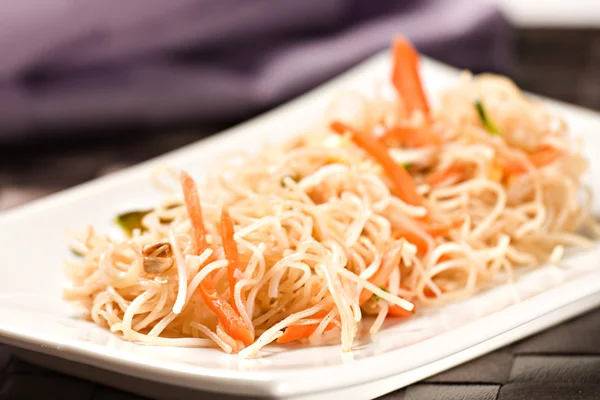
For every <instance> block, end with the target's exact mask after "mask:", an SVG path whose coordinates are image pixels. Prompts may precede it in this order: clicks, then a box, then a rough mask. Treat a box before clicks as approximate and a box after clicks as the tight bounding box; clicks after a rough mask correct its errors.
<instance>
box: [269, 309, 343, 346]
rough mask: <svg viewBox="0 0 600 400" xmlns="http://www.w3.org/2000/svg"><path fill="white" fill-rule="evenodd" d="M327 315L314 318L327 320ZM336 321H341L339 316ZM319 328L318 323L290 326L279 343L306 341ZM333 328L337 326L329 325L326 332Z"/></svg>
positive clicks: (323, 314)
mask: <svg viewBox="0 0 600 400" xmlns="http://www.w3.org/2000/svg"><path fill="white" fill-rule="evenodd" d="M327 314H328V313H326V312H324V313H319V314H317V315H315V316H314V318H315V319H321V320H322V319H323V318H325V316H326V315H327ZM335 319H336V320H338V321H339V319H340V317H339V315H338V316H337V317H336V318H335ZM318 327H319V324H318V323H314V324H305V325H292V326H288V327H287V328H285V331H284V332H283V335H281V336H280V337H279V339H277V343H282V344H283V343H290V342H295V341H297V340H300V339H305V338H307V337H309V336H310V335H312V334H313V333H314V332H315V331H316V330H317V328H318ZM333 328H335V324H334V323H329V324H327V326H326V327H325V331H326V332H327V331H329V330H331V329H333Z"/></svg>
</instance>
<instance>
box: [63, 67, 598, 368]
mask: <svg viewBox="0 0 600 400" xmlns="http://www.w3.org/2000/svg"><path fill="white" fill-rule="evenodd" d="M385 96H386V95H385V91H382V90H379V88H377V90H376V91H375V93H374V94H372V95H368V94H355V93H353V92H346V93H345V94H343V95H342V96H340V97H338V98H337V99H336V103H335V104H334V106H332V108H330V109H329V111H328V113H327V116H325V117H322V118H315V121H314V122H315V123H314V124H313V126H310V127H308V128H306V129H305V130H304V131H303V132H304V133H302V134H301V135H298V136H295V137H293V138H292V139H289V140H287V141H284V142H283V143H279V144H271V145H268V146H267V147H266V148H264V149H263V150H261V151H259V152H258V153H252V154H240V153H238V154H234V155H232V156H231V157H225V158H224V159H223V160H222V161H219V162H218V163H214V164H212V165H211V167H210V168H209V169H208V176H207V179H206V180H205V183H203V184H202V185H201V186H200V187H199V190H198V193H199V194H200V197H201V206H202V211H201V218H202V219H203V224H204V227H203V228H202V230H203V231H205V237H204V239H205V242H206V243H205V247H203V248H200V249H199V250H198V251H197V253H200V254H197V253H196V252H195V251H194V249H195V247H196V246H197V241H198V240H199V238H198V237H197V236H198V235H199V234H198V229H199V228H198V227H197V226H196V225H194V224H197V223H198V222H197V221H194V220H193V218H190V215H188V211H187V210H188V209H189V207H188V208H186V204H185V201H187V200H185V199H184V200H182V197H181V195H180V194H179V192H178V191H177V190H175V189H174V188H176V187H177V185H176V184H175V183H173V184H171V182H170V181H169V180H168V178H169V177H170V176H171V175H173V176H174V175H175V171H173V170H171V169H169V168H163V169H160V170H157V171H156V172H157V175H155V176H153V179H154V181H155V182H156V184H157V185H158V186H159V187H160V188H161V189H163V190H164V191H166V192H168V196H167V198H166V200H165V201H164V203H162V204H159V205H157V206H156V207H155V208H154V209H153V210H152V211H151V212H149V213H148V214H147V215H145V216H144V217H143V219H142V226H140V227H138V228H143V229H137V230H135V232H134V234H133V236H132V237H128V238H125V237H109V236H106V235H102V234H101V233H99V232H98V231H97V230H96V229H93V228H92V227H87V228H85V229H83V230H82V231H81V232H80V233H77V232H75V233H74V234H73V235H72V236H71V237H70V238H69V245H70V247H71V248H72V249H73V250H74V251H76V252H78V253H79V254H81V257H80V258H79V259H77V260H69V261H68V262H66V263H65V266H64V271H65V273H66V275H67V276H68V278H69V280H70V282H71V285H70V287H68V288H66V289H65V292H64V297H65V299H66V300H68V301H72V302H77V303H80V304H81V305H82V306H83V307H85V309H86V311H87V317H89V319H91V321H93V322H94V323H96V324H98V325H100V326H103V327H107V328H109V329H110V330H111V331H112V332H116V333H119V334H120V335H122V337H123V338H124V339H125V340H131V341H136V342H142V343H145V344H150V345H164V346H185V347H187V346H198V347H218V348H220V349H222V350H223V351H225V352H226V353H238V354H239V355H240V356H241V357H250V356H254V355H256V354H257V353H258V352H259V351H260V350H261V349H262V348H263V347H264V346H266V345H268V344H269V343H272V342H273V341H275V340H277V341H279V342H282V343H283V342H286V341H300V342H304V343H309V344H314V345H317V344H323V343H329V342H331V341H337V342H338V343H340V344H341V349H342V350H343V351H350V350H351V349H352V348H353V346H354V344H355V339H356V337H357V336H358V335H359V332H364V331H366V330H365V329H362V330H361V329H359V326H360V324H363V323H369V324H371V325H370V328H369V329H368V331H369V332H370V334H376V333H377V332H378V331H379V330H380V329H382V328H383V327H384V326H385V325H384V322H385V320H386V319H387V318H393V315H397V314H398V313H403V312H407V313H409V312H411V311H412V310H413V309H414V307H415V303H418V307H419V308H422V307H427V306H430V305H436V306H439V305H441V304H444V303H446V302H449V301H453V300H455V299H458V298H461V297H465V296H471V295H473V294H475V293H477V292H478V291H479V290H483V289H484V288H486V287H489V286H490V283H497V282H504V281H507V280H508V281H511V280H512V279H515V277H516V276H518V275H517V271H518V269H519V268H521V269H523V268H525V267H527V268H529V267H536V266H539V265H542V264H543V263H547V262H549V263H553V264H556V263H558V262H559V261H560V260H561V259H562V258H563V257H564V255H565V253H566V252H568V251H569V250H570V248H571V247H578V248H586V247H589V246H591V245H593V244H594V241H593V239H590V238H588V237H585V236H583V234H582V233H581V232H583V231H586V232H588V231H589V232H591V234H592V236H593V238H597V237H600V228H598V224H596V223H595V221H594V220H593V217H592V216H591V215H590V209H591V204H592V203H591V190H590V188H588V187H587V186H585V185H583V183H582V181H581V177H582V174H583V173H584V172H585V170H586V168H587V162H586V160H585V159H584V157H583V156H582V154H581V153H580V150H579V147H578V146H575V145H574V144H573V143H571V140H570V137H569V133H568V131H567V128H566V125H565V124H564V123H563V122H562V121H560V120H559V119H557V118H556V117H555V116H553V115H551V114H550V113H549V112H548V110H546V108H544V106H543V105H541V104H538V103H535V102H532V101H530V100H528V99H527V98H525V97H524V96H523V95H522V94H521V92H520V91H519V90H518V89H517V88H516V87H515V86H514V84H512V82H510V81H508V80H506V79H505V78H501V77H496V76H491V75H482V76H479V77H476V78H469V79H467V80H465V81H464V82H462V83H461V84H460V85H458V86H457V87H456V88H454V89H451V90H450V91H448V92H446V93H445V94H443V96H442V98H441V102H440V107H439V108H438V109H436V110H435V111H434V112H433V113H432V114H431V115H430V116H429V118H424V117H425V115H423V114H422V113H420V112H417V113H415V114H413V115H408V114H407V112H406V110H405V109H404V103H403V101H402V99H400V98H399V97H398V96H392V97H385ZM474 98H477V99H480V101H481V103H482V104H484V105H485V107H486V110H487V113H488V114H489V117H490V118H491V119H493V121H494V123H495V125H496V126H497V128H498V131H499V134H496V135H493V134H490V132H488V131H487V130H486V127H485V125H484V124H483V123H482V121H481V120H480V118H479V116H478V113H477V111H476V109H475V108H474V106H473V99H474ZM345 104H348V105H347V106H345ZM345 107H348V108H345ZM353 110H354V111H353ZM350 111H352V112H350ZM331 118H336V119H341V120H342V121H345V122H346V123H347V124H349V126H351V127H353V128H354V129H360V130H361V132H363V133H370V134H372V137H373V140H375V141H379V140H382V139H381V138H382V137H383V136H382V135H383V133H384V132H386V130H387V129H388V128H390V127H393V126H400V127H404V128H406V127H412V128H418V129H420V130H423V129H426V130H430V131H431V132H433V133H435V134H439V137H440V138H441V144H439V145H437V144H436V145H431V146H425V147H418V146H416V147H411V146H408V145H407V144H406V143H403V142H401V141H400V140H397V141H394V139H393V138H392V139H391V142H390V143H387V142H383V141H380V142H377V143H379V144H381V146H382V147H383V148H384V149H385V150H387V151H388V154H387V155H389V158H390V160H392V163H396V164H397V165H396V166H397V167H398V168H407V171H408V173H407V174H406V175H408V176H409V177H410V178H411V179H412V180H414V186H415V188H416V190H417V193H418V194H419V195H420V196H422V198H423V201H422V203H418V204H413V203H410V202H408V201H405V200H403V198H400V197H398V196H397V193H398V191H397V188H396V187H395V186H394V182H393V181H392V180H391V178H390V175H389V174H388V173H387V172H386V170H385V168H384V167H383V164H380V160H378V159H376V158H374V157H373V156H372V154H370V153H368V152H366V151H365V150H363V148H361V147H360V146H358V145H356V144H355V143H354V142H353V141H352V138H351V137H350V136H349V134H348V133H346V134H334V133H333V132H332V131H331V130H330V129H329V127H328V124H329V122H331ZM426 124H429V125H426ZM415 134H418V133H415ZM382 143H383V144H382ZM540 150H542V151H548V152H550V155H557V156H556V157H554V158H550V159H549V161H548V160H546V161H544V163H545V164H543V165H536V164H535V162H538V163H539V160H538V161H536V158H535V155H536V154H537V153H536V152H538V151H540ZM400 164H405V165H400ZM448 171H450V172H448ZM452 171H455V172H456V171H458V172H456V173H452ZM436 174H437V175H438V178H439V179H437V181H436V180H435V179H433V177H435V176H436ZM402 176H404V175H402ZM582 193H583V194H585V195H586V196H580V194H582ZM224 206H226V207H227V209H228V210H229V213H230V218H231V221H232V224H233V225H234V228H235V229H234V232H233V234H232V235H233V239H232V240H233V242H234V245H235V246H236V247H237V252H238V254H237V256H238V258H239V260H236V259H235V257H234V258H231V257H232V256H231V254H230V252H229V253H228V252H227V251H225V250H224V247H225V246H224V243H223V242H224V241H227V240H229V242H228V243H230V244H231V242H230V240H231V238H230V239H227V238H223V236H222V235H223V229H222V227H221V214H220V213H221V210H222V209H223V207H224ZM582 228H585V229H582ZM193 235H196V237H195V236H193ZM148 249H154V251H155V253H151V254H150V255H151V257H150V256H148V253H147V251H148ZM159 250H160V251H162V252H164V253H161V254H159V253H160V252H159ZM156 252H158V253H156ZM160 257H162V258H160ZM238 261H239V262H238ZM213 286H214V288H212V287H213ZM207 288H208V289H207ZM211 288H212V289H211ZM209 289H210V290H212V291H211V292H210V293H207V292H206V291H207V290H209ZM211 296H212V297H211ZM207 298H208V299H209V300H210V299H213V300H211V301H212V302H209V304H207V303H206V302H205V300H206V299H207ZM207 301H208V300H207ZM219 304H220V306H223V307H230V309H229V308H227V310H229V311H227V312H229V314H227V313H225V314H227V315H228V316H229V317H226V318H232V317H231V315H234V316H236V318H237V317H239V320H236V323H238V324H239V325H240V326H242V327H246V328H247V330H248V332H249V334H250V336H252V338H251V339H252V340H246V341H243V340H241V339H240V337H239V336H236V332H235V331H233V330H232V329H231V325H230V324H231V320H227V319H226V318H225V319H224V317H223V315H219V314H218V313H217V312H216V311H215V307H219ZM224 304H226V306H224ZM209 306H210V307H209ZM366 321H368V322H366ZM234 322H235V321H234ZM367 326H369V325H367Z"/></svg>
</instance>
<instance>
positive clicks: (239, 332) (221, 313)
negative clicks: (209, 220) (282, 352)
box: [180, 171, 254, 345]
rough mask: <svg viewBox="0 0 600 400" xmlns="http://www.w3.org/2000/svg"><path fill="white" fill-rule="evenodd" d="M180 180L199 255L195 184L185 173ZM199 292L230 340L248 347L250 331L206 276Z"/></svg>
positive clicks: (201, 238)
mask: <svg viewBox="0 0 600 400" xmlns="http://www.w3.org/2000/svg"><path fill="white" fill-rule="evenodd" d="M180 180H181V187H182V189H183V199H184V202H185V207H186V209H187V211H188V215H189V216H190V222H191V225H192V246H193V249H192V252H193V254H195V255H200V254H201V253H202V252H203V251H204V250H205V249H206V248H207V244H206V229H205V227H204V219H203V217H202V208H201V207H202V206H201V204H200V196H199V195H198V189H197V187H196V183H195V182H194V180H193V179H192V177H190V176H189V175H188V174H187V173H186V172H183V171H182V172H181V175H180ZM199 290H200V295H201V296H202V299H203V300H204V303H206V305H207V306H208V308H209V309H210V310H211V311H212V312H214V313H215V314H216V315H217V318H218V319H219V322H221V324H222V325H223V327H224V328H225V331H226V332H227V333H228V334H229V335H230V336H231V337H232V338H234V339H236V340H241V341H242V342H243V343H244V344H246V345H250V344H252V343H253V342H254V334H253V332H252V330H251V329H250V328H249V327H248V326H247V325H246V323H245V322H244V320H242V318H241V317H240V316H239V315H238V314H237V312H236V311H235V310H234V309H233V308H232V307H231V305H230V304H229V303H227V302H226V301H225V300H223V299H222V298H221V297H220V296H219V295H218V293H217V289H216V288H215V284H214V282H213V280H212V279H211V277H210V276H207V277H206V278H204V279H203V280H202V282H201V283H200V286H199Z"/></svg>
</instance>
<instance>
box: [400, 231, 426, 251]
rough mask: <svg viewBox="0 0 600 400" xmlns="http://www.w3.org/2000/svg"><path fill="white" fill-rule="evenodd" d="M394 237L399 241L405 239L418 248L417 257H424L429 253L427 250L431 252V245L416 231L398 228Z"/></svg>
mask: <svg viewBox="0 0 600 400" xmlns="http://www.w3.org/2000/svg"><path fill="white" fill-rule="evenodd" d="M394 237H395V238H397V239H400V238H404V239H406V240H407V241H409V242H410V243H411V244H414V245H415V246H417V255H418V256H420V257H422V256H424V255H425V254H426V253H427V250H429V243H428V242H427V240H425V238H423V237H422V236H421V235H419V234H417V233H416V232H415V231H411V230H408V229H398V228H396V229H395V230H394Z"/></svg>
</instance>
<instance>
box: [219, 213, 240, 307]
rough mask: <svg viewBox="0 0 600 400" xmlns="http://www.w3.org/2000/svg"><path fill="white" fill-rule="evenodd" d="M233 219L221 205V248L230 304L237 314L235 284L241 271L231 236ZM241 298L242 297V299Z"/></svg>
mask: <svg viewBox="0 0 600 400" xmlns="http://www.w3.org/2000/svg"><path fill="white" fill-rule="evenodd" d="M233 234H234V229H233V220H232V219H231V216H230V215H229V210H228V209H227V208H226V207H223V211H222V212H221V240H222V241H223V250H224V251H225V257H226V258H227V261H229V264H228V265H227V274H228V276H229V289H230V292H231V304H232V305H233V309H234V310H235V312H237V313H238V314H239V311H238V308H237V305H236V303H235V285H236V283H237V282H238V278H237V274H238V271H241V266H240V255H239V253H238V248H237V244H236V243H235V240H234V238H233ZM242 300H243V299H242Z"/></svg>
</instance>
